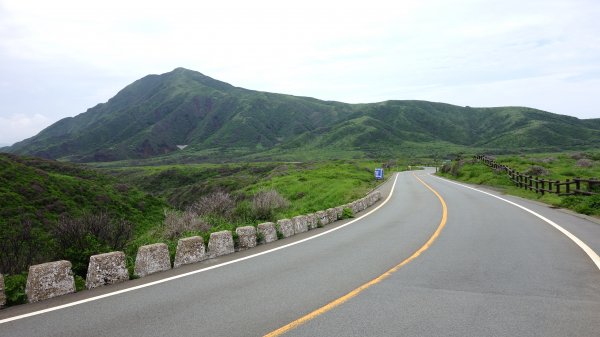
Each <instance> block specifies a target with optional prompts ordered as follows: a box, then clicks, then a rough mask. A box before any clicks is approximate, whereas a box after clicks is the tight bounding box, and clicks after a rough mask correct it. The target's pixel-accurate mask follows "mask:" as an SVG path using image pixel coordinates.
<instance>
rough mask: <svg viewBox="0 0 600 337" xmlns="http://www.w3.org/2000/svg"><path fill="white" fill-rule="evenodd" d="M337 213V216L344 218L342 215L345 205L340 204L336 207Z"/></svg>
mask: <svg viewBox="0 0 600 337" xmlns="http://www.w3.org/2000/svg"><path fill="white" fill-rule="evenodd" d="M334 209H335V215H336V216H337V219H338V220H340V219H342V215H343V214H344V207H342V206H338V207H335V208H334Z"/></svg>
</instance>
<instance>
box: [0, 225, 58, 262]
mask: <svg viewBox="0 0 600 337" xmlns="http://www.w3.org/2000/svg"><path fill="white" fill-rule="evenodd" d="M18 223H19V225H17V224H14V225H13V224H12V223H10V222H9V223H7V224H6V225H5V226H2V225H0V273H2V274H17V273H20V272H22V271H26V270H27V268H29V266H30V265H32V264H36V263H38V262H40V261H44V260H47V259H48V256H51V255H52V254H54V252H55V247H54V246H53V243H52V241H51V238H50V237H49V236H48V235H47V234H46V233H43V232H42V231H40V230H36V229H35V228H34V226H33V224H32V221H31V220H30V219H25V220H21V221H20V222H18Z"/></svg>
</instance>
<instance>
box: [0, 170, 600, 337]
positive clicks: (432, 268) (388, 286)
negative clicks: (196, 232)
mask: <svg viewBox="0 0 600 337" xmlns="http://www.w3.org/2000/svg"><path fill="white" fill-rule="evenodd" d="M416 175H417V176H419V177H420V178H421V179H422V180H423V181H424V182H426V183H427V184H428V185H430V186H431V187H432V188H433V189H434V190H435V191H437V192H438V193H439V195H440V196H441V197H442V198H443V200H445V203H446V205H447V215H448V216H447V221H444V224H442V223H441V222H442V203H441V201H440V200H439V199H438V197H437V196H436V195H435V194H434V193H433V192H432V191H431V190H429V189H428V188H426V187H425V185H424V184H422V183H421V182H420V181H419V180H418V179H417V178H416V177H415V175H413V173H410V172H405V173H401V174H399V175H398V178H397V183H396V187H395V190H394V192H393V194H392V196H391V198H390V199H389V201H388V202H387V203H385V204H384V205H383V206H382V207H380V208H379V209H378V210H377V211H375V212H373V213H371V214H370V215H368V216H366V217H365V218H363V219H361V220H359V221H356V222H353V223H351V224H348V225H347V226H345V224H344V223H342V224H337V225H335V226H327V227H325V228H324V229H319V230H317V231H311V232H308V233H304V234H302V235H297V236H294V237H292V238H290V239H286V240H281V241H279V242H278V243H276V244H269V245H264V246H261V247H259V248H257V249H253V250H250V251H247V252H244V253H237V254H233V255H230V256H227V257H221V258H218V259H214V260H210V261H205V262H203V263H200V264H197V265H194V266H187V267H185V268H180V269H178V270H174V271H170V272H167V273H163V274H162V275H152V276H150V277H148V278H144V279H141V280H134V281H130V282H127V283H126V284H122V285H118V286H114V287H105V288H102V289H97V290H93V291H86V292H82V293H78V294H73V295H68V296H63V297H61V298H58V299H52V300H49V301H45V302H43V303H36V304H30V305H24V306H19V307H15V308H9V309H5V310H2V311H0V322H2V320H3V319H6V318H8V317H11V316H13V317H14V316H16V315H22V314H25V313H28V312H34V311H37V310H40V309H45V308H48V307H53V306H56V305H62V304H65V303H69V302H72V301H77V300H86V299H89V298H93V297H95V296H98V295H103V294H106V293H108V292H111V291H114V290H119V291H121V290H124V289H126V288H130V287H132V286H143V285H144V284H147V282H151V281H155V280H158V279H160V278H164V277H165V276H176V275H180V274H182V273H186V272H191V271H194V270H199V269H202V268H212V269H210V270H206V271H204V272H200V273H197V274H193V275H189V276H185V277H180V278H176V279H173V280H171V281H168V282H163V283H159V284H155V285H151V286H147V287H143V288H139V289H136V290H133V291H126V292H123V293H120V294H118V295H115V296H109V297H106V298H102V299H98V300H92V301H90V302H86V303H82V304H79V305H76V306H71V307H66V308H63V309H60V310H54V311H50V312H46V313H42V314H39V315H34V316H31V317H26V318H22V319H18V320H14V321H10V322H6V323H2V324H0V336H11V337H17V336H27V337H33V336H65V337H66V336H262V335H264V334H267V333H269V332H271V331H274V330H276V329H278V328H281V327H283V326H286V325H287V324H288V323H290V322H293V321H295V320H297V319H299V318H301V317H303V316H305V315H306V314H309V313H311V312H314V311H315V310H317V309H319V308H321V307H323V306H324V305H327V304H328V303H331V302H332V301H334V300H336V299H339V298H343V296H345V295H346V294H348V293H349V292H351V291H353V290H354V289H356V288H357V287H359V286H361V285H364V284H366V283H368V282H370V281H372V280H373V279H375V278H377V277H378V276H380V275H382V274H383V273H385V272H386V271H388V270H389V269H390V268H393V267H394V266H397V265H398V264H400V263H401V262H403V261H405V260H406V259H407V258H409V257H411V256H412V255H413V254H414V253H415V252H416V251H418V250H419V249H421V248H422V247H423V245H424V244H425V243H426V242H427V241H428V240H430V239H431V237H432V235H433V234H434V232H436V230H437V229H438V228H440V225H441V224H442V225H445V227H443V229H442V230H441V232H440V233H439V236H438V237H437V238H436V239H435V241H432V242H430V243H431V245H430V246H428V247H427V248H428V249H427V250H424V251H422V253H421V254H420V255H419V256H418V257H416V258H414V260H411V261H410V262H408V263H406V264H405V265H403V266H402V267H401V268H399V269H398V270H397V271H395V272H394V273H393V274H391V275H390V276H389V277H387V278H386V279H384V280H382V281H381V282H379V283H376V284H373V285H372V286H370V287H369V288H367V289H365V290H364V291H362V292H361V293H359V294H358V295H356V296H355V297H353V298H350V299H348V300H347V301H345V302H344V303H342V304H340V305H339V306H336V307H335V308H333V309H331V310H329V311H326V312H325V310H323V313H322V314H315V317H314V318H313V319H311V320H308V321H307V322H306V323H304V324H301V325H299V326H297V327H294V328H291V329H289V330H288V331H287V332H286V333H285V335H286V336H595V337H597V336H600V270H599V269H598V266H596V265H595V264H594V262H593V261H592V259H591V258H590V257H589V256H588V255H587V254H586V253H585V252H584V251H583V250H582V249H581V248H580V247H579V246H577V245H576V244H575V243H574V242H573V241H572V240H571V239H569V238H567V237H566V236H565V235H563V234H562V233H561V232H559V231H558V230H556V229H555V228H553V227H552V226H550V225H549V224H548V223H546V222H545V221H543V220H541V219H539V218H538V217H535V216H533V215H532V214H530V213H528V212H525V211H524V210H522V209H519V208H517V207H515V206H514V205H510V204H508V203H506V202H504V201H501V200H498V199H496V198H493V197H491V196H489V195H485V194H482V193H479V192H477V191H473V190H470V189H468V188H465V187H462V186H458V185H456V184H453V183H451V182H447V181H444V180H440V179H438V178H435V177H432V176H428V175H426V174H425V172H418V173H416ZM391 183H392V181H390V182H389V183H387V184H386V185H385V186H384V187H383V188H382V189H383V191H384V192H385V193H384V195H386V194H387V192H389V191H390V190H391ZM492 193H493V192H492ZM505 198H506V199H510V200H512V201H514V202H517V203H519V204H521V205H523V206H525V207H527V208H529V209H531V210H533V211H536V212H538V213H540V214H541V215H543V216H545V217H547V218H549V219H551V220H553V221H555V222H556V223H557V224H559V225H560V226H563V227H564V228H565V229H567V230H568V231H570V232H571V233H573V234H574V235H575V236H577V237H579V238H580V239H582V240H583V241H585V243H587V244H588V245H589V247H590V248H591V249H592V250H594V251H596V252H600V224H599V223H597V222H594V221H590V220H587V219H585V218H582V217H579V216H575V215H571V214H568V213H565V212H563V211H560V210H554V209H550V208H548V207H547V206H543V205H540V204H537V203H534V202H529V201H525V200H522V199H519V198H512V197H505ZM381 203H382V202H379V203H378V204H377V205H375V206H374V207H377V206H378V205H381ZM374 207H373V208H374ZM368 211H369V210H367V211H366V212H368ZM340 225H341V226H344V227H339V226H340ZM333 228H338V229H337V230H335V231H333V232H330V233H328V234H324V235H321V236H318V237H316V238H313V239H310V240H306V241H302V242H299V240H303V239H306V238H309V237H311V236H313V235H315V234H323V233H324V232H325V231H328V230H330V229H333ZM292 242H298V243H297V244H295V245H292V246H289V247H285V248H281V249H279V250H276V251H272V252H267V251H268V250H271V249H273V248H277V247H282V246H283V245H287V244H289V243H292ZM257 253H263V254H262V255H259V256H255V257H251V255H254V254H257ZM240 257H243V258H246V259H245V260H242V261H238V262H233V261H234V260H236V259H238V258H240ZM220 263H229V264H227V265H224V266H221V267H216V266H217V265H219V264H220ZM215 267H216V268H215ZM318 313H320V312H318Z"/></svg>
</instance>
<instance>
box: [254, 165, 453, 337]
mask: <svg viewBox="0 0 600 337" xmlns="http://www.w3.org/2000/svg"><path fill="white" fill-rule="evenodd" d="M413 176H414V177H415V178H416V179H417V180H419V181H420V182H421V184H423V185H425V187H427V188H428V189H429V190H430V191H431V192H433V194H435V196H436V197H437V198H438V199H439V200H440V203H441V204H442V219H441V220H440V224H439V226H438V228H437V229H436V230H435V232H434V233H433V235H431V237H430V238H429V240H427V242H425V244H424V245H423V246H422V247H421V248H419V249H418V250H417V251H416V252H414V253H413V254H412V255H411V256H410V257H409V258H407V259H406V260H404V261H402V262H400V264H398V265H396V266H394V267H393V268H392V269H390V270H388V271H386V272H385V273H383V274H382V275H380V276H378V277H377V278H375V279H373V280H371V281H369V282H367V283H365V284H363V285H361V286H360V287H358V288H356V289H354V290H352V291H351V292H349V293H347V294H346V295H344V296H342V297H340V298H338V299H336V300H334V301H332V302H329V303H328V304H326V305H324V306H322V307H320V308H319V309H317V310H315V311H313V312H311V313H309V314H307V315H305V316H303V317H300V318H298V319H297V320H295V321H293V322H291V323H289V324H287V325H284V326H282V327H281V328H279V329H277V330H275V331H272V332H270V333H268V334H266V335H265V336H264V337H276V336H281V335H283V334H284V333H286V332H288V331H291V330H293V329H295V328H297V327H299V326H300V325H302V324H304V323H306V322H308V321H310V320H312V319H313V318H316V317H318V316H320V315H323V314H324V313H326V312H328V311H330V310H332V309H333V308H335V307H337V306H339V305H341V304H343V303H345V302H347V301H349V300H350V299H352V298H354V297H356V296H357V295H358V294H360V293H361V292H363V291H365V290H366V289H368V288H370V287H371V286H373V285H375V284H377V283H379V282H381V281H383V280H385V279H386V278H388V277H390V276H391V275H392V274H393V273H395V272H396V271H398V270H399V269H400V268H402V267H404V266H405V265H406V264H408V263H409V262H411V261H412V260H414V259H416V258H417V257H418V256H419V255H421V254H422V253H423V252H424V251H426V250H427V249H429V247H431V245H432V244H433V242H434V241H435V240H436V239H437V238H438V236H439V235H440V233H441V232H442V229H443V228H444V227H445V226H446V221H447V219H448V207H447V206H446V202H445V201H444V198H442V196H441V195H440V194H439V193H438V192H437V191H436V190H434V189H433V188H432V187H431V186H429V185H427V183H425V182H424V181H423V180H421V179H420V178H419V177H417V175H416V174H414V173H413Z"/></svg>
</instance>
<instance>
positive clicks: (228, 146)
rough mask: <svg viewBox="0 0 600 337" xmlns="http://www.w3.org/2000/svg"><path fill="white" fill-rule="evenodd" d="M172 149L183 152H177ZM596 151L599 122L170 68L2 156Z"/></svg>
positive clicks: (85, 158)
mask: <svg viewBox="0 0 600 337" xmlns="http://www.w3.org/2000/svg"><path fill="white" fill-rule="evenodd" d="M177 145H188V146H187V147H185V149H183V150H181V149H179V148H178V146H177ZM599 145H600V120H599V119H593V120H580V119H577V118H575V117H569V116H563V115H557V114H553V113H549V112H544V111H540V110H535V109H531V108H523V107H500V108H470V107H460V106H454V105H449V104H443V103H433V102H425V101H386V102H381V103H373V104H346V103H341V102H332V101H321V100H317V99H314V98H307V97H297V96H290V95H282V94H274V93H267V92H259V91H253V90H247V89H243V88H237V87H234V86H232V85H230V84H227V83H224V82H221V81H218V80H215V79H212V78H210V77H208V76H205V75H202V74H201V73H198V72H195V71H191V70H187V69H183V68H177V69H175V70H173V71H171V72H169V73H165V74H162V75H148V76H146V77H144V78H142V79H140V80H138V81H135V82H134V83H132V84H130V85H129V86H127V87H125V88H124V89H123V90H121V91H120V92H119V93H118V94H117V95H116V96H115V97H113V98H111V99H110V100H109V101H108V102H106V103H103V104H98V105H97V106H95V107H93V108H91V109H89V110H88V111H86V112H85V113H82V114H80V115H78V116H76V117H69V118H65V119H62V120H60V121H58V122H57V123H55V124H53V125H51V126H50V127H48V128H46V129H45V130H43V131H42V132H40V133H39V134H38V135H36V136H34V137H32V138H29V139H26V140H24V141H22V142H19V143H16V144H14V145H13V146H11V147H9V148H5V149H4V151H8V152H12V153H18V154H26V155H34V156H41V157H44V158H53V159H63V160H70V161H79V162H102V161H115V160H126V159H144V158H153V157H156V156H168V157H171V158H173V159H174V160H175V161H186V160H196V161H197V160H204V161H213V160H215V161H216V160H242V159H243V160H268V159H285V160H304V159H315V158H344V157H381V156H384V157H385V156H395V155H398V154H400V153H403V154H406V153H409V154H421V155H423V154H428V155H436V156H437V155H445V154H448V153H451V152H456V151H486V150H487V151H496V152H505V151H520V150H524V149H525V150H531V151H556V150H561V149H573V148H588V147H593V146H599Z"/></svg>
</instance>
